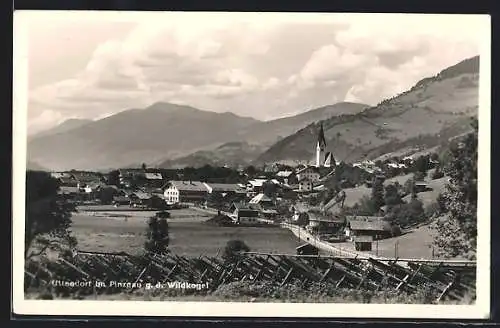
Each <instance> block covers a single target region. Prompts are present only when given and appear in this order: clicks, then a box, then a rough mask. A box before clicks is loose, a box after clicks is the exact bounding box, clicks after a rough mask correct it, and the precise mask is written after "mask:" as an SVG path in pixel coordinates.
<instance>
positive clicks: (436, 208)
mask: <svg viewBox="0 0 500 328" xmlns="http://www.w3.org/2000/svg"><path fill="white" fill-rule="evenodd" d="M441 213H442V212H441V206H440V205H439V203H438V202H437V201H436V202H433V203H431V204H429V205H427V206H426V207H425V216H426V217H427V218H429V219H432V218H435V217H438V216H439V215H441Z"/></svg>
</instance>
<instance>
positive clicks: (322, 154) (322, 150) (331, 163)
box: [315, 123, 335, 167]
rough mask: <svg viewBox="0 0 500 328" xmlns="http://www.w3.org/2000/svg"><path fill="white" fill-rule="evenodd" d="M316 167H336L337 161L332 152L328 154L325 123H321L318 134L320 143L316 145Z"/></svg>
mask: <svg viewBox="0 0 500 328" xmlns="http://www.w3.org/2000/svg"><path fill="white" fill-rule="evenodd" d="M315 166H316V167H335V159H334V158H333V155H332V153H331V152H326V139H325V132H324V131H323V123H321V125H320V128H319V133H318V142H317V144H316V158H315Z"/></svg>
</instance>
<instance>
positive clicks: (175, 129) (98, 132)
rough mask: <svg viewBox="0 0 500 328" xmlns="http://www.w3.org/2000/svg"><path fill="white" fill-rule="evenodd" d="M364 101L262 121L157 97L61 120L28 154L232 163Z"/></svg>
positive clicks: (77, 159) (102, 163)
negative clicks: (92, 116) (91, 117)
mask: <svg viewBox="0 0 500 328" xmlns="http://www.w3.org/2000/svg"><path fill="white" fill-rule="evenodd" d="M365 107H367V105H363V104H354V103H340V104H336V105H333V106H326V107H322V108H318V109H315V110H312V111H308V112H306V113H302V114H299V115H296V116H293V117H288V118H280V119H276V120H273V121H267V122H263V121H259V120H256V119H253V118H248V117H241V116H238V115H236V114H233V113H230V112H226V113H215V112H209V111H204V110H199V109H196V108H193V107H190V106H184V105H175V104H170V103H162V102H161V103H156V104H154V105H152V106H150V107H147V108H145V109H131V110H125V111H123V112H120V113H118V114H115V115H112V116H109V117H107V118H104V119H101V120H97V121H91V122H79V123H81V124H76V121H73V122H71V123H70V124H74V125H76V126H75V127H74V128H67V127H68V125H69V124H68V123H67V122H63V123H62V124H61V125H60V126H57V127H55V128H54V129H51V130H49V131H45V132H43V133H41V134H39V135H35V136H33V137H31V138H30V140H28V159H29V160H30V161H31V162H33V163H37V164H39V165H41V166H43V167H48V168H51V169H53V170H68V169H85V170H98V169H105V168H116V167H124V166H127V167H128V166H140V165H141V164H142V163H145V164H148V165H149V166H161V167H164V166H166V165H169V166H170V165H174V166H179V165H184V164H186V165H188V164H189V163H191V165H195V164H196V165H197V164H199V163H202V162H203V161H207V162H210V163H212V164H214V165H216V164H225V163H226V162H229V163H235V161H234V160H232V159H231V158H230V157H231V156H232V158H233V159H235V160H236V163H243V162H242V159H243V160H245V161H246V160H247V159H248V160H251V159H254V158H255V157H257V156H258V154H260V153H261V152H262V151H264V150H265V149H266V148H267V147H269V146H271V145H272V144H274V143H275V142H276V141H277V140H279V137H280V136H283V137H286V136H287V135H289V134H291V133H294V132H295V131H297V130H299V129H300V128H301V127H303V126H304V124H308V123H311V122H315V121H318V120H321V119H324V118H326V117H329V116H331V115H335V113H352V112H356V111H360V110H362V109H363V108H365ZM232 143H237V144H238V145H239V148H238V147H236V148H235V147H234V146H235V144H232ZM231 154H232V155H231ZM174 159H177V160H175V161H172V160H174Z"/></svg>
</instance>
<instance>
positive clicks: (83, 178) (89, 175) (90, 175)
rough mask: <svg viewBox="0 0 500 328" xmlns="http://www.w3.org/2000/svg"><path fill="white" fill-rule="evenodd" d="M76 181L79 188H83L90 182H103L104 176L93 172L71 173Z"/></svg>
mask: <svg viewBox="0 0 500 328" xmlns="http://www.w3.org/2000/svg"><path fill="white" fill-rule="evenodd" d="M73 175H74V176H75V178H76V180H77V181H78V186H79V188H85V187H86V186H88V185H90V184H97V183H101V182H102V183H104V177H103V176H102V175H101V174H99V173H95V172H77V173H74V174H73Z"/></svg>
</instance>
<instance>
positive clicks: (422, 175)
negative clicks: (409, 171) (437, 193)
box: [413, 171, 425, 181]
mask: <svg viewBox="0 0 500 328" xmlns="http://www.w3.org/2000/svg"><path fill="white" fill-rule="evenodd" d="M413 179H415V181H424V179H425V172H422V171H417V172H415V173H414V174H413Z"/></svg>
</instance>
